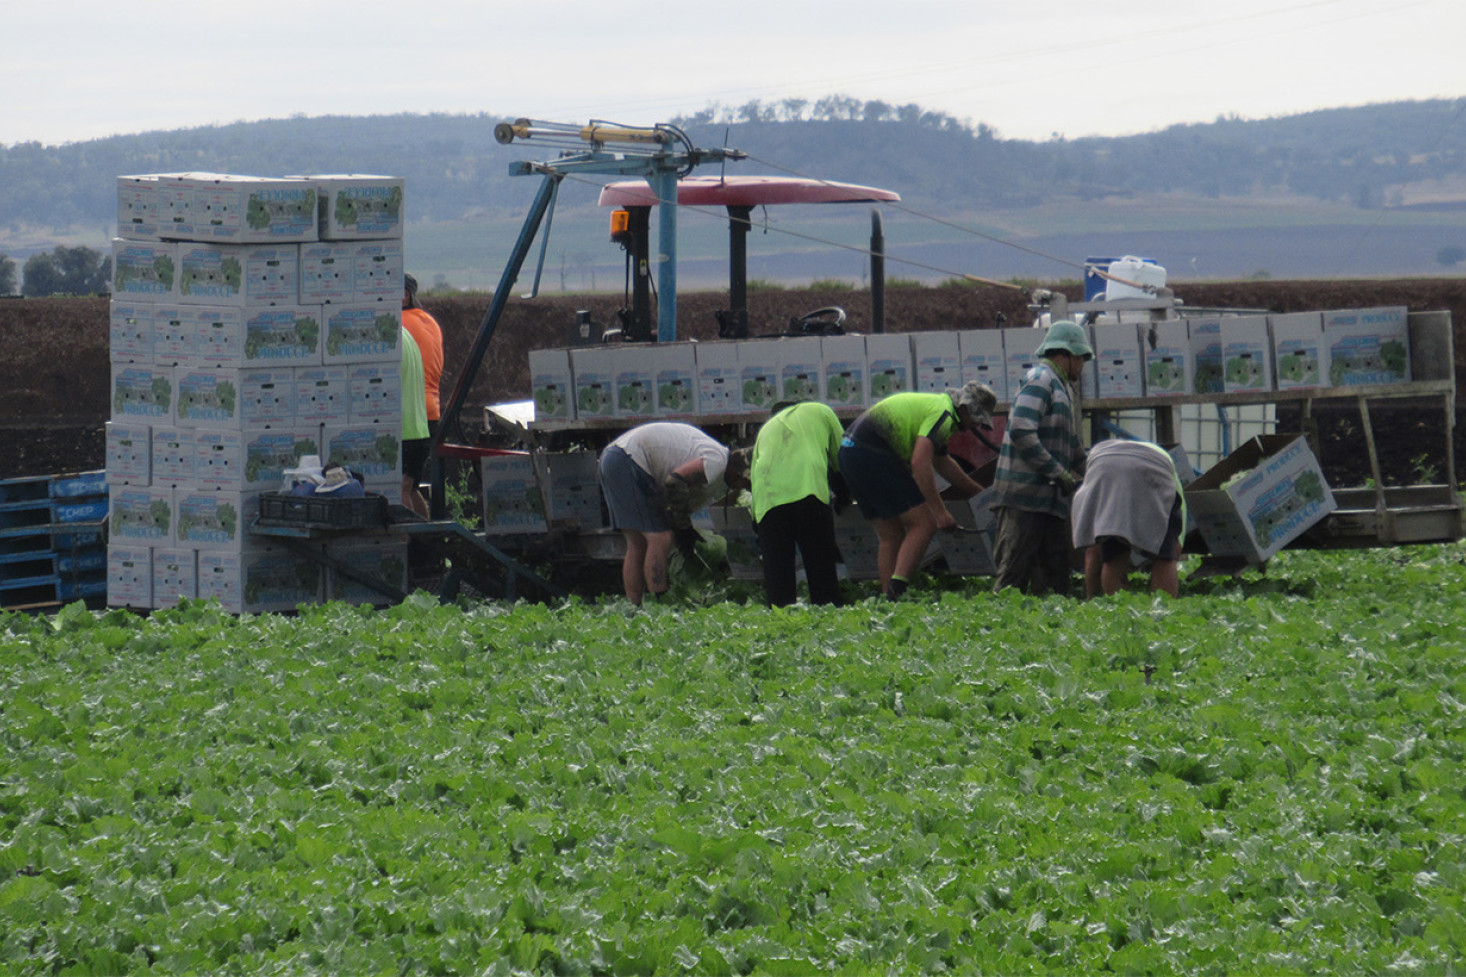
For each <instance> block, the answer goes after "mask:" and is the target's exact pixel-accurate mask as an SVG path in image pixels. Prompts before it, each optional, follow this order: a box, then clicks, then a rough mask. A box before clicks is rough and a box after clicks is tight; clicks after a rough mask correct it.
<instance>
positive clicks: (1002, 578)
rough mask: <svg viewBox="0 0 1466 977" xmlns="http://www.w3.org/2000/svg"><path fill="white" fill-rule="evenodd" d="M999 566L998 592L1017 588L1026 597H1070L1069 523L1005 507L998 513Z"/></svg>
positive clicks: (1070, 549) (1070, 555) (1071, 550)
mask: <svg viewBox="0 0 1466 977" xmlns="http://www.w3.org/2000/svg"><path fill="white" fill-rule="evenodd" d="M995 511H996V512H997V516H998V538H997V541H996V543H995V545H994V550H995V552H994V554H993V555H994V557H995V559H996V562H997V564H998V574H997V577H998V579H997V581H996V585H995V587H994V589H995V590H1002V589H1004V588H1006V587H1017V588H1018V589H1019V590H1021V591H1023V592H1024V593H1025V594H1035V595H1037V594H1046V593H1049V592H1051V591H1052V592H1053V593H1056V594H1060V595H1068V593H1069V578H1070V574H1071V573H1072V572H1073V563H1074V543H1073V541H1072V540H1071V539H1070V535H1069V520H1068V519H1067V518H1063V517H1060V516H1051V515H1048V514H1047V513H1043V512H1028V511H1025V510H1023V509H1013V508H1010V507H1008V506H1003V507H1001V508H999V509H997V510H995Z"/></svg>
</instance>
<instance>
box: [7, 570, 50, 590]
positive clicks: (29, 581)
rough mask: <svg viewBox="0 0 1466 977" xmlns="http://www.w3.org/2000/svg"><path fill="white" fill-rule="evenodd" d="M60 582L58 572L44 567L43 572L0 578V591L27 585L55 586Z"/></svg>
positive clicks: (17, 588) (18, 588)
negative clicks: (44, 570)
mask: <svg viewBox="0 0 1466 977" xmlns="http://www.w3.org/2000/svg"><path fill="white" fill-rule="evenodd" d="M60 582H61V577H60V575H59V574H57V573H55V572H54V569H53V568H51V567H49V566H48V567H47V568H46V572H45V573H34V574H30V575H27V576H24V577H12V578H9V579H4V578H0V592H4V591H7V590H24V589H26V588H28V587H43V586H53V587H54V586H55V585H56V584H58V583H60Z"/></svg>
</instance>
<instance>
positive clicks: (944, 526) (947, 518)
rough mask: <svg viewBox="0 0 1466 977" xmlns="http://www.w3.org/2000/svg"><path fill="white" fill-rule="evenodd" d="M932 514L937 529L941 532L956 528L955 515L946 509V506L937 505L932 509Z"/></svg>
mask: <svg viewBox="0 0 1466 977" xmlns="http://www.w3.org/2000/svg"><path fill="white" fill-rule="evenodd" d="M932 515H933V516H934V517H935V518H936V521H937V529H939V530H941V531H942V532H948V531H950V530H953V529H956V528H957V517H956V516H954V515H952V513H951V512H949V511H947V507H946V506H938V507H937V508H935V509H934V510H933V511H932Z"/></svg>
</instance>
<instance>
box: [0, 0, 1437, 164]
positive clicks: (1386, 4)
mask: <svg viewBox="0 0 1466 977" xmlns="http://www.w3.org/2000/svg"><path fill="white" fill-rule="evenodd" d="M4 20H5V24H6V31H5V34H6V41H7V43H6V45H5V48H6V50H5V55H4V57H3V58H0V91H4V92H5V93H6V95H5V102H6V105H5V108H4V111H3V113H0V144H13V143H17V142H32V141H38V142H43V143H62V142H76V141H82V140H86V139H93V138H98V137H103V136H108V135H115V134H128V133H137V132H146V131H150V130H156V129H176V128H183V127H189V126H197V125H208V124H212V123H230V122H235V121H240V120H255V119H268V118H284V117H288V116H292V115H307V116H312V115H373V114H378V113H395V112H449V113H477V112H488V113H491V114H493V115H495V116H504V117H519V116H524V117H529V118H535V119H546V120H550V121H556V122H585V121H589V120H590V119H607V120H612V121H616V122H622V123H626V124H634V125H642V124H650V123H654V122H660V121H666V120H668V119H670V118H672V117H673V116H676V115H679V114H690V113H692V112H696V111H698V110H699V109H702V108H705V107H707V106H708V105H709V104H711V103H720V104H723V105H727V106H738V105H742V104H744V103H746V102H748V101H749V100H751V99H759V100H761V101H763V102H766V103H768V102H778V101H780V100H781V99H785V98H805V99H809V100H810V101H814V100H816V99H818V98H820V97H822V96H825V95H830V94H842V95H848V96H852V97H854V98H858V99H861V100H867V99H880V100H882V101H886V102H890V103H892V104H898V105H899V104H906V103H910V102H915V103H917V104H918V105H920V106H922V107H923V108H925V109H929V110H936V111H941V112H945V113H946V114H948V115H951V116H954V117H956V118H958V119H963V120H966V121H968V122H970V123H973V124H976V123H978V122H983V123H987V124H988V125H990V126H993V127H995V128H996V129H997V130H998V133H999V134H1000V135H1001V136H1003V137H1005V138H1021V139H1047V138H1049V137H1050V136H1051V135H1053V134H1054V133H1062V134H1063V135H1064V136H1067V137H1069V138H1075V137H1078V136H1084V135H1096V134H1097V135H1124V134H1129V133H1136V132H1145V131H1149V130H1152V129H1158V128H1162V127H1164V126H1167V125H1170V124H1172V123H1177V122H1210V121H1212V120H1214V119H1215V118H1217V117H1218V116H1219V115H1233V114H1235V115H1237V116H1240V117H1243V118H1248V119H1261V118H1267V117H1271V116H1278V115H1288V114H1293V113H1296V112H1304V111H1308V110H1310V109H1317V108H1336V107H1341V106H1351V105H1363V104H1368V103H1371V102H1387V101H1395V100H1399V99H1424V98H1436V97H1452V98H1453V97H1466V55H1463V53H1462V45H1463V43H1466V0H1230V2H1226V3H1202V2H1194V0H1167V2H1157V0H1153V2H1148V3H1147V2H1141V3H1130V4H1125V3H1103V2H1095V0H1019V2H1014V0H885V2H881V3H875V2H869V0H729V2H727V3H721V4H720V3H711V2H708V0H682V2H678V3H671V2H664V0H623V2H619V3H618V2H613V0H589V2H583V0H561V2H558V3H556V2H545V0H538V2H535V0H514V2H506V0H478V2H464V0H427V2H425V3H422V4H411V3H386V2H379V0H352V2H343V0H251V2H249V3H231V4H220V3H169V4H156V3H135V2H121V0H95V2H93V0H14V2H13V3H11V4H8V5H7V10H6V15H5V18H4Z"/></svg>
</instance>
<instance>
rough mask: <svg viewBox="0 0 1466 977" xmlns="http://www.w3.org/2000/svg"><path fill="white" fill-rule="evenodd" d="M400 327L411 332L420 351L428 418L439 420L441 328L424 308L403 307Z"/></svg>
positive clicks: (441, 371) (441, 358)
mask: <svg viewBox="0 0 1466 977" xmlns="http://www.w3.org/2000/svg"><path fill="white" fill-rule="evenodd" d="M402 328H403V329H406V330H407V331H408V332H409V333H411V334H412V338H413V340H414V341H415V342H416V343H417V348H418V350H419V351H420V352H421V353H422V371H423V381H424V383H423V386H424V387H426V389H427V396H428V420H430V421H436V420H440V419H441V417H442V414H443V407H442V403H441V402H440V400H439V395H438V384H439V382H440V381H441V380H442V378H443V330H442V329H441V328H440V327H439V326H438V320H436V319H434V318H433V317H432V316H430V315H428V313H427V310H426V309H403V310H402Z"/></svg>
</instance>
